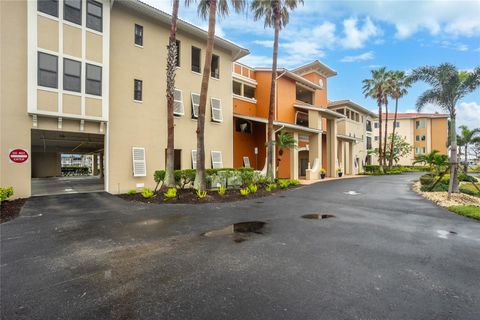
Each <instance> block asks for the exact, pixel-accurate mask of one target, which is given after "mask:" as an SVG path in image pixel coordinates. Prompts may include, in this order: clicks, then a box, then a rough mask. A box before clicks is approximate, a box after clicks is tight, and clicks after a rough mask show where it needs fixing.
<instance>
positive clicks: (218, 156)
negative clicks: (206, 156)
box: [211, 151, 223, 169]
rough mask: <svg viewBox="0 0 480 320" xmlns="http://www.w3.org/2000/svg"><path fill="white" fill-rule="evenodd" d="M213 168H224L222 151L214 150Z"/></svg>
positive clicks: (212, 154) (212, 153)
mask: <svg viewBox="0 0 480 320" xmlns="http://www.w3.org/2000/svg"><path fill="white" fill-rule="evenodd" d="M211 156H212V168H213V169H222V168H223V161H222V152H221V151H212V152H211Z"/></svg>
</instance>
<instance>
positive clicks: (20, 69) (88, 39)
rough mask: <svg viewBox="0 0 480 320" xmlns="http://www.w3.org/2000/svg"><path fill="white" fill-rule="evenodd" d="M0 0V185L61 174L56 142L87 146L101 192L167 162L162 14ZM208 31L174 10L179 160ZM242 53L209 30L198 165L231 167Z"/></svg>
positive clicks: (125, 186)
mask: <svg viewBox="0 0 480 320" xmlns="http://www.w3.org/2000/svg"><path fill="white" fill-rule="evenodd" d="M0 6H1V7H0V8H1V10H0V14H1V30H0V32H1V33H0V35H1V40H0V43H1V53H2V55H1V62H0V63H1V64H0V67H1V87H0V89H1V94H0V96H1V98H0V99H1V100H0V108H1V110H0V112H1V113H0V125H1V128H0V130H1V131H0V132H1V140H0V142H1V149H0V150H1V168H0V169H1V172H0V185H1V186H2V187H3V186H13V188H14V190H15V196H16V197H27V196H30V195H31V194H32V183H31V181H32V179H35V178H37V177H50V176H58V175H59V166H60V156H59V155H60V154H61V153H80V154H82V153H85V154H87V153H88V154H94V155H95V156H96V157H95V161H94V162H95V163H96V164H98V165H99V167H100V168H99V170H100V173H101V176H102V177H104V184H103V185H104V189H105V190H106V191H108V192H111V193H120V192H126V191H127V190H129V189H134V188H141V187H144V186H145V187H153V183H154V182H153V179H152V177H153V173H154V171H155V170H158V169H163V168H164V166H165V149H166V143H167V134H166V132H167V129H166V98H165V91H166V81H165V69H166V52H167V50H166V45H167V42H168V34H169V27H170V16H169V15H168V14H166V13H164V12H162V11H159V10H156V9H154V8H153V7H150V6H148V5H146V4H144V3H142V2H139V1H108V0H82V1H80V2H74V3H72V2H64V1H62V0H59V1H58V2H57V1H53V0H52V1H42V2H37V1H28V2H27V1H2V2H1V3H0ZM11 30H15V32H11ZM206 36H207V35H206V32H205V31H204V30H202V29H200V28H198V27H196V26H193V25H191V24H188V23H186V22H184V21H179V23H178V34H177V39H178V40H179V41H178V42H177V45H178V48H179V59H178V60H179V63H178V68H177V76H176V87H177V90H176V92H175V113H176V117H175V132H176V140H175V148H176V149H177V150H176V153H175V166H176V167H177V168H192V165H193V161H192V158H193V157H192V154H194V152H195V151H194V150H195V147H196V139H195V138H194V137H195V130H196V119H195V118H196V113H197V108H198V95H199V93H200V84H201V72H202V70H203V64H204V63H203V59H204V54H205V49H206ZM246 54H248V50H246V49H244V48H241V47H239V46H237V45H235V44H233V43H231V42H229V41H227V40H224V39H221V38H216V39H215V48H214V58H213V62H212V76H211V81H210V87H209V93H208V105H207V114H206V119H207V121H206V125H205V133H206V136H208V137H215V139H206V146H205V147H206V163H207V165H208V164H211V166H214V167H219V166H224V167H232V166H233V145H232V139H233V138H232V132H233V114H232V88H231V83H232V64H233V62H234V61H236V60H237V59H239V58H241V57H242V56H245V55H246ZM17 150H20V151H21V152H25V153H26V155H22V157H23V159H22V158H21V157H20V156H17V158H15V152H17ZM19 157H20V158H19ZM212 157H213V159H212ZM12 159H13V160H12ZM15 159H20V161H15ZM25 159H26V161H25Z"/></svg>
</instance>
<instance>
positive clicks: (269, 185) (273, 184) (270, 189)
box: [265, 183, 277, 192]
mask: <svg viewBox="0 0 480 320" xmlns="http://www.w3.org/2000/svg"><path fill="white" fill-rule="evenodd" d="M275 189H277V185H276V184H275V183H269V184H267V185H266V186H265V190H267V191H268V192H271V191H272V190H275Z"/></svg>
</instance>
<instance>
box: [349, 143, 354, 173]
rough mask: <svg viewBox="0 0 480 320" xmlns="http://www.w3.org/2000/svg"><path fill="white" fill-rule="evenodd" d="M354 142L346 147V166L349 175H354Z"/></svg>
mask: <svg viewBox="0 0 480 320" xmlns="http://www.w3.org/2000/svg"><path fill="white" fill-rule="evenodd" d="M354 143H355V142H354V141H351V142H350V144H349V145H348V147H349V148H348V165H349V167H350V172H349V174H354V173H355V172H354V170H355V166H354V164H353V144H354Z"/></svg>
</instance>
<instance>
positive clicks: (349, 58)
mask: <svg viewBox="0 0 480 320" xmlns="http://www.w3.org/2000/svg"><path fill="white" fill-rule="evenodd" d="M374 57H375V55H374V53H373V51H368V52H365V53H362V54H359V55H356V56H346V57H343V59H342V60H340V61H341V62H357V61H366V60H372V59H373V58H374Z"/></svg>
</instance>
